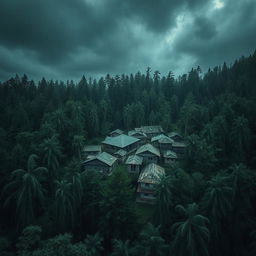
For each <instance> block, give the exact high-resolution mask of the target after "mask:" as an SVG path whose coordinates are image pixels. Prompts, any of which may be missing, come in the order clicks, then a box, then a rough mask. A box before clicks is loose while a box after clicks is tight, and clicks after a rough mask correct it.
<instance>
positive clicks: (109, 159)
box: [84, 152, 117, 166]
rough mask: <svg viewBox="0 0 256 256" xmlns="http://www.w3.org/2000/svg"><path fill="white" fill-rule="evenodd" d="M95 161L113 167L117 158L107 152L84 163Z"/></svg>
mask: <svg viewBox="0 0 256 256" xmlns="http://www.w3.org/2000/svg"><path fill="white" fill-rule="evenodd" d="M95 159H97V160H99V161H101V162H103V163H105V164H107V165H108V166H112V165H113V164H114V162H115V161H116V160H117V158H116V157H114V156H112V155H110V154H108V153H106V152H102V153H100V154H98V155H97V156H94V157H92V158H90V159H88V160H86V161H84V163H88V162H90V161H93V160H95Z"/></svg>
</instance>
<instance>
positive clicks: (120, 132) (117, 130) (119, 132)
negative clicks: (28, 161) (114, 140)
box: [110, 129, 124, 135]
mask: <svg viewBox="0 0 256 256" xmlns="http://www.w3.org/2000/svg"><path fill="white" fill-rule="evenodd" d="M112 133H118V134H120V135H121V134H123V133H124V131H122V130H120V129H116V130H114V131H112V132H110V134H112Z"/></svg>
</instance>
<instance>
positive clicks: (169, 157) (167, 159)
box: [163, 150, 178, 164]
mask: <svg viewBox="0 0 256 256" xmlns="http://www.w3.org/2000/svg"><path fill="white" fill-rule="evenodd" d="M163 159H164V163H165V164H173V163H175V162H176V161H177V159H178V156H177V154H176V153H175V152H173V151H171V150H167V151H165V152H164V153H163Z"/></svg>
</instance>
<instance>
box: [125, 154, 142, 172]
mask: <svg viewBox="0 0 256 256" xmlns="http://www.w3.org/2000/svg"><path fill="white" fill-rule="evenodd" d="M142 162H143V158H142V157H140V156H137V155H130V156H128V158H127V159H126V161H125V165H126V166H127V171H128V172H131V173H139V172H140V170H141V166H142Z"/></svg>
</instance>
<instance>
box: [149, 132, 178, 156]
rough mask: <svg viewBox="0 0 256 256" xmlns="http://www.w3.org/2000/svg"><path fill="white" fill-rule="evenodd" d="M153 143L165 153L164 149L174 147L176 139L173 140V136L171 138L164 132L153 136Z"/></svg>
mask: <svg viewBox="0 0 256 256" xmlns="http://www.w3.org/2000/svg"><path fill="white" fill-rule="evenodd" d="M151 143H152V145H154V146H155V147H157V148H158V149H159V150H160V152H161V153H162V154H163V152H164V151H166V150H171V149H172V144H173V143H174V140H172V139H171V138H169V137H168V136H166V135H164V134H160V135H157V136H154V137H152V138H151Z"/></svg>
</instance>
